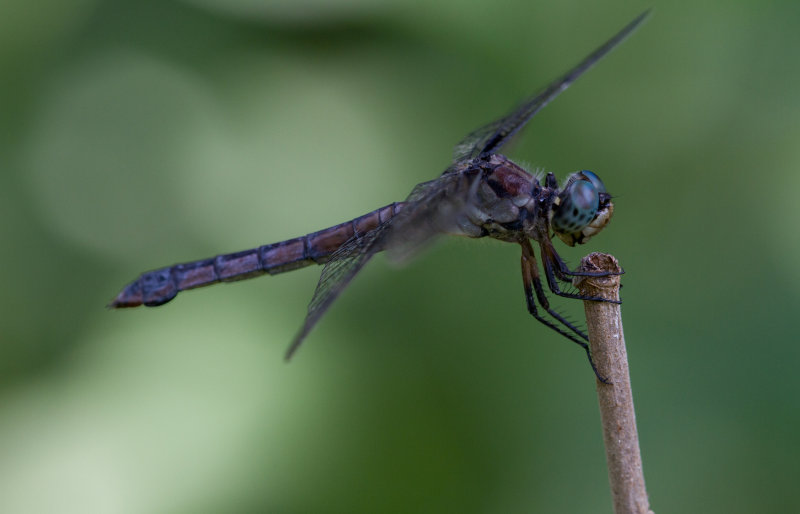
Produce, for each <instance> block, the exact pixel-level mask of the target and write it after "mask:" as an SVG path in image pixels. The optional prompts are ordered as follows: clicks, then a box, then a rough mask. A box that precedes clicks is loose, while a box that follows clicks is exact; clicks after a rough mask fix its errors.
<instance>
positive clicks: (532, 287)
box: [520, 239, 610, 384]
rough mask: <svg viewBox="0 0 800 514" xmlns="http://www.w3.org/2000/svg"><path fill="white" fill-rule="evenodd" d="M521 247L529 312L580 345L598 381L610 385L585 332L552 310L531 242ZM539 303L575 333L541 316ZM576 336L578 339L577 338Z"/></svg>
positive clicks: (523, 277) (524, 286) (523, 241)
mask: <svg viewBox="0 0 800 514" xmlns="http://www.w3.org/2000/svg"><path fill="white" fill-rule="evenodd" d="M520 246H522V259H521V262H522V286H523V288H524V289H525V301H526V302H527V304H528V312H529V313H530V314H531V316H533V317H534V318H536V320H537V321H539V322H540V323H542V324H544V325H546V326H548V327H550V328H551V329H553V330H555V331H556V332H558V333H559V334H561V335H562V336H564V337H566V338H567V339H569V340H570V341H572V342H574V343H576V344H577V345H579V346H580V347H581V348H583V350H584V351H585V352H586V356H587V357H588V358H589V364H590V365H591V366H592V371H594V374H595V376H597V379H598V380H600V381H601V382H603V383H604V384H608V383H610V382H609V381H608V380H607V379H606V378H605V377H603V376H602V375H600V373H599V372H598V371H597V367H596V366H595V365H594V360H593V359H592V353H591V351H590V350H589V345H588V344H587V341H589V338H588V337H587V336H586V334H585V333H583V331H581V330H580V329H579V328H578V327H576V326H575V325H573V324H572V323H570V322H569V321H568V320H566V319H564V317H563V316H561V315H560V314H559V313H558V312H556V311H555V310H553V309H552V308H550V301H549V300H548V299H547V296H546V295H545V293H544V288H543V287H542V281H541V279H540V278H539V267H538V265H537V264H536V255H535V254H534V252H533V247H532V246H531V243H530V241H528V240H527V239H525V240H522V241H520ZM534 291H535V293H536V298H534ZM537 300H538V301H539V305H540V306H541V307H542V308H543V309H544V310H545V311H547V313H548V314H549V315H550V316H552V317H553V318H554V319H556V320H557V321H558V322H559V323H561V324H562V325H564V326H565V327H567V328H568V329H569V330H571V331H572V332H574V334H573V333H570V332H567V331H566V330H564V329H563V328H561V327H559V326H558V325H556V324H555V323H553V322H552V321H550V320H549V319H547V318H545V317H544V316H542V315H540V314H539V310H538V309H537V307H536V301H537ZM576 334H577V336H578V337H580V339H579V338H578V337H576Z"/></svg>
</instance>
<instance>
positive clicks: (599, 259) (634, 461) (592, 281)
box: [575, 253, 653, 514]
mask: <svg viewBox="0 0 800 514" xmlns="http://www.w3.org/2000/svg"><path fill="white" fill-rule="evenodd" d="M579 270H580V271H608V272H615V273H619V272H620V271H621V270H622V268H620V267H619V263H618V262H617V260H616V259H615V258H614V257H613V256H611V255H606V254H602V253H592V254H590V255H587V256H586V257H584V259H583V260H582V261H581V266H580V268H579ZM619 282H620V276H619V275H609V276H606V277H576V280H575V286H576V287H578V289H579V290H580V292H581V294H583V295H586V296H600V297H603V298H607V299H610V300H619ZM583 305H584V309H585V311H586V324H587V325H588V328H589V340H590V343H589V347H590V349H591V353H592V359H593V360H594V363H595V365H596V366H597V370H598V371H599V372H600V375H602V376H604V377H605V378H607V379H608V380H609V381H610V382H611V384H603V383H602V382H600V381H599V380H597V398H598V400H599V402H600V418H601V421H602V424H603V439H604V441H605V445H606V463H607V465H608V480H609V482H610V484H611V497H612V500H613V502H614V512H615V514H653V513H652V511H651V510H650V505H649V502H648V499H647V490H646V489H645V486H644V473H643V472H642V457H641V454H640V451H639V436H638V434H637V433H636V416H635V414H634V410H633V395H632V393H631V381H630V375H629V373H628V354H627V351H626V350H625V336H624V334H623V332H622V315H621V313H620V306H619V304H616V303H608V302H596V301H585V302H583Z"/></svg>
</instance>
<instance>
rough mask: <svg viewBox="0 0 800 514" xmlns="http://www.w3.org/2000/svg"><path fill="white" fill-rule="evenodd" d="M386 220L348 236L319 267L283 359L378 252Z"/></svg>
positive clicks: (289, 356) (289, 357)
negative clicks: (303, 314) (303, 315)
mask: <svg viewBox="0 0 800 514" xmlns="http://www.w3.org/2000/svg"><path fill="white" fill-rule="evenodd" d="M390 223H391V220H389V221H387V222H386V223H383V224H382V225H380V226H379V227H378V228H376V229H374V230H371V231H369V232H367V233H366V234H364V235H362V236H360V237H353V238H351V239H350V240H349V241H347V242H346V243H345V244H343V245H342V246H340V247H339V249H338V250H336V252H334V254H333V255H332V256H331V259H330V260H329V261H328V262H327V263H326V264H325V266H324V267H323V268H322V274H321V275H320V277H319V282H317V288H316V290H315V291H314V296H313V297H312V298H311V303H309V304H308V313H307V314H306V319H305V321H304V322H303V327H302V328H301V329H300V332H299V333H298V334H297V335H296V336H295V338H294V340H293V341H292V344H291V345H290V346H289V349H288V350H287V351H286V360H289V359H291V358H292V355H293V354H294V352H295V351H297V348H299V347H300V344H301V343H302V342H303V339H305V338H306V336H307V335H308V333H309V332H311V329H312V328H314V325H316V324H317V322H318V321H319V320H320V318H322V315H323V314H325V311H327V310H328V308H329V307H330V306H331V304H332V303H333V302H334V300H336V298H338V297H339V295H340V294H341V292H342V291H343V290H344V288H345V287H347V285H348V284H349V283H350V281H351V280H353V277H355V276H356V274H357V273H358V272H359V271H361V268H363V267H364V265H365V264H366V263H367V262H368V261H369V260H370V259H371V258H372V256H373V255H375V254H376V253H377V252H378V251H379V246H378V245H379V244H380V242H381V240H382V239H383V237H384V236H385V234H386V232H387V231H388V229H389V226H390Z"/></svg>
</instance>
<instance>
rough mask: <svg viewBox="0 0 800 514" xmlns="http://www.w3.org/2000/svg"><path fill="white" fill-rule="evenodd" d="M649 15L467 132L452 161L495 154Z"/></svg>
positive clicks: (643, 14) (628, 26)
mask: <svg viewBox="0 0 800 514" xmlns="http://www.w3.org/2000/svg"><path fill="white" fill-rule="evenodd" d="M649 14H650V11H649V10H648V11H645V12H643V13H642V14H640V15H639V16H637V17H636V18H635V19H634V20H633V21H632V22H630V23H629V24H628V25H626V26H625V27H624V28H623V29H622V30H620V31H619V32H618V33H617V34H616V35H615V36H614V37H612V38H611V39H609V40H608V41H606V42H605V43H604V44H603V45H602V46H600V48H598V49H597V50H595V51H594V52H592V53H591V54H589V56H588V57H586V58H585V59H584V60H583V61H581V62H580V63H579V64H578V65H577V66H575V67H574V68H572V69H571V70H569V71H568V72H566V73H565V74H564V75H562V76H561V77H559V78H558V79H556V80H554V81H553V82H552V83H551V84H550V85H548V86H547V87H546V88H544V89H543V90H542V91H540V92H538V93H537V94H535V95H534V96H532V97H531V98H529V99H528V100H526V101H525V102H523V103H522V105H520V106H519V107H518V108H517V109H515V110H514V111H513V112H511V113H510V114H508V115H507V116H505V117H503V118H500V119H499V120H496V121H493V122H492V123H489V124H487V125H484V126H483V127H481V128H479V129H477V130H475V131H473V132H471V133H470V134H469V135H467V137H465V138H464V139H463V140H461V142H459V143H458V144H457V145H456V147H455V149H454V151H453V158H454V160H455V161H462V160H465V159H471V158H475V157H478V156H479V155H485V154H491V153H495V152H497V151H498V150H499V149H500V147H501V146H503V145H504V144H506V143H507V142H508V140H509V139H510V138H511V137H512V136H513V135H514V134H516V133H517V132H518V131H519V129H521V128H522V127H523V126H525V124H526V123H527V122H528V121H529V120H530V119H531V118H533V116H534V115H535V114H536V113H537V112H539V111H540V110H541V109H542V108H543V107H544V106H546V105H547V104H548V103H550V102H551V101H552V100H553V99H554V98H555V97H557V96H558V95H559V94H561V92H562V91H564V90H565V89H567V88H568V87H569V86H570V84H572V83H573V82H575V80H577V78H578V77H580V76H581V75H583V74H584V73H585V72H586V71H588V70H589V68H591V67H592V66H594V64H595V63H597V61H599V60H600V59H602V58H603V57H605V56H606V55H607V54H608V53H609V52H610V51H611V50H613V49H614V47H616V46H617V45H619V44H620V43H622V42H623V41H624V40H625V39H626V38H627V37H628V36H630V35H631V33H632V32H633V31H634V30H636V28H637V27H638V26H639V25H640V24H641V23H642V22H643V21H644V20H645V18H647V16H648V15H649Z"/></svg>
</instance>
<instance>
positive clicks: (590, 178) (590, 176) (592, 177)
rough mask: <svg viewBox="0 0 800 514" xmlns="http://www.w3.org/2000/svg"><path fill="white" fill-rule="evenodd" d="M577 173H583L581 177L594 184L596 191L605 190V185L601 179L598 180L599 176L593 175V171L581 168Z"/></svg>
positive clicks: (603, 191) (601, 191) (602, 191)
mask: <svg viewBox="0 0 800 514" xmlns="http://www.w3.org/2000/svg"><path fill="white" fill-rule="evenodd" d="M579 175H583V177H584V178H585V179H586V180H588V181H589V182H591V183H592V184H593V185H594V187H595V189H597V192H598V193H605V192H606V185H605V184H603V181H602V180H600V177H598V176H597V175H595V174H594V172H591V171H589V170H581V171H580V172H579Z"/></svg>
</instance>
